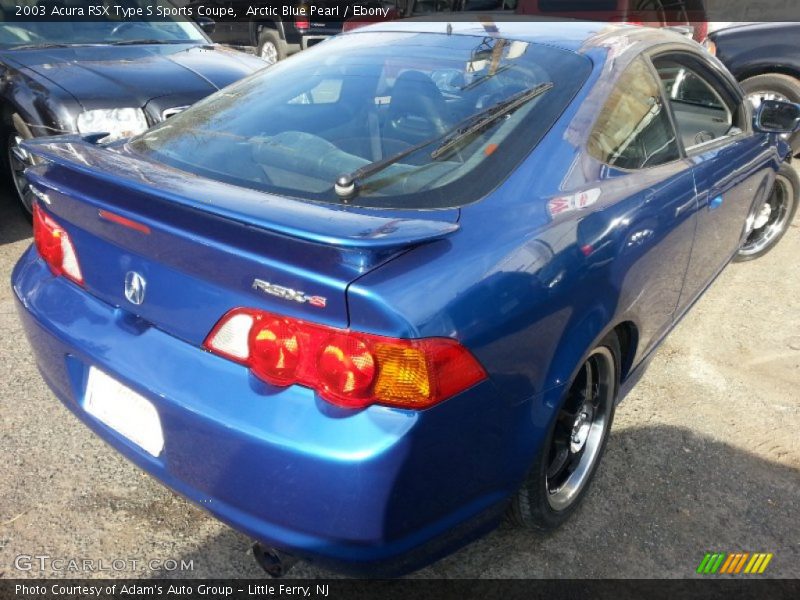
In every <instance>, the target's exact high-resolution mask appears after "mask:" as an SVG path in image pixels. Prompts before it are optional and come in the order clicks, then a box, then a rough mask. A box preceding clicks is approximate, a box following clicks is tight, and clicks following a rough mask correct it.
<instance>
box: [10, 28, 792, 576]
mask: <svg viewBox="0 0 800 600" xmlns="http://www.w3.org/2000/svg"><path fill="white" fill-rule="evenodd" d="M798 111H800V107H798V106H797V105H794V104H789V103H783V102H766V103H764V104H763V105H762V107H761V109H760V111H759V113H758V114H757V115H755V116H754V115H752V109H751V108H750V105H749V104H748V103H745V102H744V101H743V99H742V94H741V91H740V89H739V88H738V86H737V84H736V82H735V81H734V80H733V79H732V78H731V76H730V75H729V74H728V73H727V71H725V70H724V68H723V67H721V65H720V63H718V62H717V61H716V59H714V58H713V57H711V56H710V55H708V54H707V53H705V52H704V51H703V49H702V48H701V47H700V46H698V45H697V44H695V43H694V42H692V41H691V40H687V39H685V38H683V37H681V36H679V35H677V34H673V33H670V32H664V31H656V30H649V29H645V28H638V27H629V26H608V25H603V24H581V23H572V24H570V23H546V24H533V23H503V24H500V25H498V26H497V27H496V28H495V27H488V28H486V29H484V26H483V25H481V24H478V23H453V24H450V25H448V24H447V23H414V22H394V23H388V24H383V25H376V26H373V27H367V28H364V29H359V30H356V31H355V32H353V33H350V34H345V35H343V36H341V37H339V38H336V39H333V40H331V41H329V42H326V43H325V44H323V45H321V46H319V47H317V48H313V49H311V50H310V51H308V52H306V53H303V54H300V55H298V56H297V57H294V58H292V59H290V60H288V61H286V62H283V63H280V64H278V65H276V66H274V67H272V68H270V69H268V70H266V71H262V72H260V73H257V74H255V75H252V76H250V77H248V78H247V79H244V80H242V81H241V82H239V83H236V84H234V85H233V86H230V87H228V88H225V89H223V90H221V91H220V92H218V93H216V94H214V95H213V96H210V97H209V98H207V99H205V100H203V101H201V102H200V103H198V104H197V105H195V106H194V107H192V108H190V109H188V110H186V111H185V112H183V113H181V114H179V115H176V116H175V117H172V118H171V119H169V120H168V121H165V122H164V123H161V124H159V125H156V126H155V127H153V128H152V129H150V130H148V131H146V132H145V133H143V134H141V135H139V136H137V137H134V138H132V139H130V140H127V141H124V140H117V141H113V142H110V143H106V142H102V141H100V140H101V139H102V136H103V134H102V133H98V134H97V135H94V136H84V137H80V136H77V135H72V136H68V137H61V138H49V139H40V140H35V141H28V142H26V143H25V147H26V148H27V150H28V151H29V152H31V153H33V154H35V155H36V156H38V157H39V158H40V164H38V165H36V166H34V167H31V168H29V169H28V171H27V173H28V177H29V179H30V184H31V186H32V188H33V190H34V191H35V194H36V196H37V199H38V200H37V203H36V208H35V215H34V222H35V236H34V237H35V245H34V247H32V248H30V249H29V250H28V251H27V252H26V253H25V255H24V256H23V257H22V259H21V260H20V262H19V264H18V265H17V266H16V268H15V270H14V273H13V286H14V291H15V293H16V297H17V299H18V300H19V307H20V313H21V315H22V318H23V320H24V323H25V328H26V331H27V334H28V337H29V339H30V342H31V344H32V346H33V348H34V350H35V354H36V358H37V361H38V364H39V367H40V369H41V371H42V374H43V376H44V378H45V379H46V380H47V383H48V384H49V385H50V386H51V387H52V389H53V390H54V392H55V393H56V394H57V395H58V397H59V398H60V399H61V400H62V401H63V402H64V403H65V404H66V406H67V407H69V409H70V410H72V411H73V412H74V413H75V414H76V415H77V416H78V417H79V418H80V419H81V420H83V421H84V422H85V423H86V424H87V425H88V426H89V427H91V428H92V429H93V430H94V431H95V432H96V433H97V434H98V435H100V436H101V437H102V438H103V439H105V440H106V441H107V442H108V443H109V444H111V445H112V446H114V447H115V448H116V449H117V450H119V451H120V452H122V453H123V454H124V455H125V456H127V457H128V458H130V459H131V460H132V461H133V462H135V463H136V464H137V465H139V466H140V467H141V468H143V469H145V470H146V471H148V472H149V473H151V474H152V475H154V476H155V477H157V478H158V479H160V480H161V481H163V482H164V483H165V484H166V485H168V486H169V487H170V488H172V489H174V490H176V491H177V492H179V493H181V494H183V495H184V496H186V497H188V498H190V499H191V500H194V501H195V502H198V503H202V506H203V507H204V508H206V509H207V510H209V511H211V512H212V513H213V514H214V515H216V516H217V517H219V518H220V519H222V520H223V521H225V522H226V523H229V524H231V525H232V526H233V527H235V528H237V529H239V530H241V531H244V532H246V533H247V534H249V535H251V536H252V537H254V538H255V539H257V540H259V541H260V542H261V543H262V545H263V547H264V548H276V549H278V550H280V551H281V552H284V553H289V554H290V555H292V556H300V557H304V558H306V559H310V560H315V561H318V562H320V563H323V564H327V565H331V566H332V567H334V568H338V569H341V570H343V571H350V572H362V573H363V572H366V573H369V574H372V575H374V574H377V573H401V572H406V571H409V570H412V569H414V568H417V567H419V566H421V565H423V564H425V563H426V562H430V561H432V560H434V559H435V558H437V557H440V556H442V555H444V554H446V553H447V552H450V551H452V550H453V549H455V548H457V547H458V546H460V545H462V544H464V543H465V542H467V541H469V540H470V539H473V538H474V537H475V536H477V535H479V534H481V533H483V532H485V531H487V530H489V529H490V528H492V527H493V526H494V525H495V524H496V523H497V522H498V520H499V519H500V518H501V517H502V516H503V514H506V513H508V514H510V515H511V517H512V518H513V519H514V520H516V521H517V522H518V523H520V524H521V525H524V526H528V527H531V528H536V529H549V528H553V527H555V526H557V525H559V524H560V523H561V522H563V521H564V520H565V519H566V518H567V517H568V516H569V515H570V514H571V513H572V512H573V511H574V509H575V508H576V506H577V505H578V502H579V500H580V499H581V497H582V496H584V495H585V494H586V490H587V487H588V484H589V481H590V480H591V478H592V476H593V475H594V472H595V470H596V469H597V465H598V463H599V461H600V457H601V455H602V454H603V450H604V446H605V443H606V440H607V437H608V434H609V430H610V427H611V422H612V419H613V416H614V406H615V403H616V402H617V401H618V400H620V399H621V398H622V397H623V396H624V395H625V394H626V393H627V392H628V390H629V389H630V388H631V386H632V385H633V384H634V382H635V381H636V379H637V378H638V377H639V376H640V375H641V373H642V371H643V370H644V367H645V365H646V364H647V362H648V358H649V357H650V356H651V354H652V352H653V349H654V348H655V347H656V346H657V345H658V343H659V342H660V341H661V340H662V339H663V337H664V336H665V335H666V333H667V332H668V331H669V330H670V329H671V328H672V327H673V326H674V324H675V322H676V321H677V320H678V319H679V318H680V317H681V315H683V313H684V312H685V311H686V310H687V309H688V308H689V307H690V306H691V305H692V303H693V302H694V301H695V300H696V299H697V298H698V296H699V295H700V294H701V293H702V292H703V290H704V289H705V288H706V287H707V286H708V285H709V284H710V283H711V281H713V279H714V278H715V277H716V276H717V274H718V273H719V272H720V270H721V269H722V268H723V267H724V266H725V264H726V263H727V262H728V261H729V260H730V259H731V258H732V257H734V256H736V255H737V254H739V255H740V256H741V257H742V258H748V257H751V256H755V255H758V254H759V253H763V252H765V251H766V250H768V249H769V248H770V247H771V246H772V245H774V243H775V242H776V241H777V238H778V237H780V234H781V233H782V231H783V229H782V228H784V229H785V227H784V226H785V223H786V219H788V218H789V217H790V216H791V213H792V212H793V210H794V208H795V206H796V196H797V193H796V190H797V189H798V187H799V186H798V185H797V180H796V177H795V175H794V173H793V171H791V169H789V168H788V166H786V163H785V161H786V160H788V157H789V154H790V151H789V148H788V145H787V144H786V143H785V142H784V141H782V138H781V136H780V135H779V134H780V133H785V132H786V131H790V130H793V129H794V127H795V125H796V123H797V121H798V115H799V114H800V113H799V112H798ZM776 173H777V176H776ZM55 443H57V441H56V442H55ZM269 556H270V557H272V558H274V559H276V557H277V558H280V555H279V554H277V553H276V554H270V555H269ZM276 560H277V559H276Z"/></svg>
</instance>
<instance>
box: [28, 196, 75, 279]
mask: <svg viewBox="0 0 800 600" xmlns="http://www.w3.org/2000/svg"><path fill="white" fill-rule="evenodd" d="M33 241H34V243H35V244H36V250H37V251H38V252H39V255H40V256H41V257H42V259H43V260H44V261H45V262H46V263H47V266H48V267H50V270H51V271H52V272H53V274H54V275H64V276H65V277H66V278H68V279H71V280H72V281H74V282H75V283H77V284H79V285H83V275H82V273H81V267H80V265H79V264H78V255H77V254H75V247H74V246H73V245H72V240H71V239H70V237H69V235H68V234H67V232H66V231H64V228H63V227H61V226H60V225H59V224H58V223H56V222H55V221H54V220H53V218H52V217H51V216H50V215H48V214H47V213H45V212H44V210H42V208H41V207H40V206H39V204H38V203H35V204H34V205H33Z"/></svg>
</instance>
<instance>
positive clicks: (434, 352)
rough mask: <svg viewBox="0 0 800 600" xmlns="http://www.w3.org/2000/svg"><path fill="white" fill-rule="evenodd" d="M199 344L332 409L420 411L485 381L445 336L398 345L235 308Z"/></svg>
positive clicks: (396, 341)
mask: <svg viewBox="0 0 800 600" xmlns="http://www.w3.org/2000/svg"><path fill="white" fill-rule="evenodd" d="M203 346H204V347H205V348H206V349H207V350H210V351H211V352H214V353H215V354H219V355H221V356H224V357H226V358H229V359H231V360H234V361H236V362H239V363H242V364H244V365H246V366H248V367H250V369H251V370H252V372H253V374H254V375H256V376H257V377H259V378H260V379H263V380H264V381H267V382H268V383H271V384H273V385H279V386H286V385H292V384H300V385H305V386H307V387H310V388H312V389H314V390H316V391H317V393H319V395H320V396H321V397H322V398H324V399H325V400H328V401H329V402H331V403H333V404H337V405H339V406H346V407H350V408H362V407H365V406H369V405H370V404H384V405H388V406H398V407H402V408H413V409H423V408H428V407H430V406H433V405H434V404H436V403H438V402H441V401H442V400H446V399H447V398H450V397H451V396H454V395H456V394H458V393H459V392H462V391H464V390H465V389H467V388H469V387H471V386H473V385H475V384H476V383H478V382H479V381H482V380H484V379H486V372H485V371H484V370H483V367H481V365H480V364H478V362H477V361H476V360H475V358H474V357H473V356H472V354H470V353H469V351H468V350H467V349H466V348H464V347H463V346H461V344H459V343H458V342H457V341H455V340H452V339H449V338H427V339H422V340H400V339H394V338H388V337H383V336H377V335H371V334H366V333H358V332H355V331H349V330H344V329H336V328H333V327H327V326H324V325H317V324H315V323H308V322H306V321H301V320H298V319H292V318H289V317H282V316H278V315H273V314H270V313H267V312H263V311H256V310H251V309H242V308H240V309H235V310H232V311H231V312H229V313H228V314H227V315H225V317H223V318H222V320H221V321H220V322H219V323H218V324H217V325H216V326H215V327H214V329H213V331H212V332H211V333H210V334H209V336H208V338H207V339H206V341H205V343H204V344H203Z"/></svg>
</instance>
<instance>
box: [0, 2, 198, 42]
mask: <svg viewBox="0 0 800 600" xmlns="http://www.w3.org/2000/svg"><path fill="white" fill-rule="evenodd" d="M88 4H89V3H87V2H85V1H84V0H79V1H78V0H73V1H70V0H66V1H64V2H59V3H47V4H41V5H39V4H38V2H37V0H0V49H25V48H41V47H47V46H72V45H81V44H116V43H122V44H124V43H132V42H137V41H139V42H147V43H164V44H168V43H178V42H206V41H207V40H206V38H205V36H204V35H203V33H202V32H201V31H200V29H199V28H198V27H197V26H196V25H194V24H192V23H190V22H188V21H185V20H183V21H181V20H178V19H177V18H175V20H173V19H172V18H170V17H168V16H165V17H162V18H160V19H158V20H150V21H145V20H141V21H139V20H135V19H134V18H126V17H124V16H123V15H122V14H121V13H118V12H117V10H118V9H122V8H127V9H138V8H141V9H142V10H143V11H145V12H144V13H143V14H145V15H146V14H147V11H148V9H149V10H150V11H151V12H152V15H151V19H153V18H155V15H158V14H162V13H160V12H159V10H158V9H159V7H164V8H168V9H171V10H172V11H174V10H175V8H174V6H173V5H172V4H171V3H169V2H168V0H98V1H97V2H95V3H91V4H92V5H93V6H96V7H108V9H109V10H108V14H107V15H104V16H93V17H91V19H89V18H87V19H81V18H80V14H79V13H75V14H74V15H73V14H72V13H68V12H65V13H64V16H62V17H60V20H58V21H56V19H58V18H59V17H53V19H54V20H52V21H51V20H48V19H46V18H45V16H49V15H50V13H49V12H48V13H47V15H42V14H41V13H40V12H36V11H39V10H48V11H49V10H51V9H52V8H53V7H54V6H59V7H61V8H63V10H69V9H70V8H72V7H82V8H83V10H84V11H86V10H87V8H86V7H87V5H88ZM100 10H101V12H102V8H101V9H100ZM26 11H27V12H26ZM30 11H34V12H30ZM71 16H74V17H75V19H74V20H72V19H70V18H69V17H71ZM83 16H85V17H88V13H84V15H83Z"/></svg>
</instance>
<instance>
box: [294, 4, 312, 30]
mask: <svg viewBox="0 0 800 600" xmlns="http://www.w3.org/2000/svg"><path fill="white" fill-rule="evenodd" d="M295 11H296V12H295V18H294V26H295V28H297V29H309V28H310V27H311V21H310V19H309V16H310V12H311V6H310V5H308V4H305V3H301V4H298V5H297V6H296V7H295Z"/></svg>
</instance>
